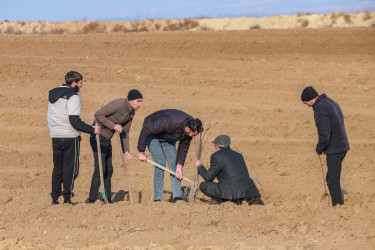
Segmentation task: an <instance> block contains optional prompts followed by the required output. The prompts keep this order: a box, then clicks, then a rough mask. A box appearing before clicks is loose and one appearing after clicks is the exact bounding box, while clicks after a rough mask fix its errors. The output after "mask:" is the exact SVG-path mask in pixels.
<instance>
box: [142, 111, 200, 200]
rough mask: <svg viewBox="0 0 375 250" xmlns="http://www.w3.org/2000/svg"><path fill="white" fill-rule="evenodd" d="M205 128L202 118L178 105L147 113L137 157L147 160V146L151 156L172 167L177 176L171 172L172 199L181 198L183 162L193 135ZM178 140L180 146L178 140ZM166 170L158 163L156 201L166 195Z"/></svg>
mask: <svg viewBox="0 0 375 250" xmlns="http://www.w3.org/2000/svg"><path fill="white" fill-rule="evenodd" d="M202 131H203V126H202V122H201V120H199V119H198V118H195V119H194V118H193V117H192V116H191V115H189V114H186V113H185V112H183V111H181V110H177V109H164V110H159V111H156V112H154V113H152V114H150V115H149V116H147V117H146V118H145V120H144V122H143V127H142V131H141V134H140V135H139V140H138V151H139V152H138V159H139V160H140V161H142V162H147V157H146V154H145V151H146V146H147V147H148V150H149V151H150V154H151V157H152V159H153V160H154V161H155V162H156V163H158V164H160V165H162V166H164V167H165V166H166V162H168V167H169V169H170V170H172V171H175V172H176V176H173V175H170V177H171V186H172V197H173V199H172V202H176V201H178V200H182V194H181V179H182V166H183V165H184V163H185V159H186V155H187V152H188V151H189V147H190V142H191V140H192V139H193V137H194V136H196V135H198V134H199V133H201V132H202ZM177 141H179V144H178V149H176V143H177ZM163 189H164V170H162V169H159V168H157V167H155V171H154V201H161V200H162V199H163Z"/></svg>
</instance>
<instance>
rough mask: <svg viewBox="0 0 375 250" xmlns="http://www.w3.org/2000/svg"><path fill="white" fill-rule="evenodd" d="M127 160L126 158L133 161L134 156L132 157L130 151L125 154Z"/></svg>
mask: <svg viewBox="0 0 375 250" xmlns="http://www.w3.org/2000/svg"><path fill="white" fill-rule="evenodd" d="M125 158H126V159H127V160H131V159H132V158H133V156H132V154H131V153H129V152H128V151H126V152H125Z"/></svg>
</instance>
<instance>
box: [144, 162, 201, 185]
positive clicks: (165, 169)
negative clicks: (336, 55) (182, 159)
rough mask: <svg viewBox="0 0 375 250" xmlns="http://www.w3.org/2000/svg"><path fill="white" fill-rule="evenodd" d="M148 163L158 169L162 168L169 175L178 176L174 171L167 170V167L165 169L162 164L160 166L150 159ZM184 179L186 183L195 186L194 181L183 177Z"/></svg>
mask: <svg viewBox="0 0 375 250" xmlns="http://www.w3.org/2000/svg"><path fill="white" fill-rule="evenodd" d="M147 162H148V163H151V164H152V165H154V166H155V167H158V168H160V169H163V170H164V171H167V172H168V173H170V174H173V175H174V176H176V172H173V171H172V170H170V169H168V168H166V167H163V166H162V165H160V164H158V163H156V162H153V161H151V160H149V159H147ZM182 179H183V180H184V181H187V182H189V183H190V184H191V185H194V181H192V180H189V179H188V178H186V177H185V176H183V177H182Z"/></svg>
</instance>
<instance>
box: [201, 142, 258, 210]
mask: <svg viewBox="0 0 375 250" xmlns="http://www.w3.org/2000/svg"><path fill="white" fill-rule="evenodd" d="M212 143H213V144H214V146H215V150H216V152H215V153H213V154H212V155H211V161H210V168H209V169H208V170H206V168H205V167H204V166H203V164H202V162H201V161H200V160H196V161H195V163H194V165H195V167H196V168H198V173H199V175H200V176H202V178H203V179H204V180H205V181H204V182H201V184H200V185H199V190H201V191H202V193H204V194H205V195H207V196H208V197H210V198H211V199H213V200H215V201H216V202H218V203H219V204H220V203H222V202H225V201H232V202H234V203H236V204H238V205H240V204H242V202H243V201H246V202H247V203H248V204H249V205H264V203H263V201H262V200H261V199H260V193H259V191H258V189H257V187H256V186H255V183H254V182H253V180H252V179H251V178H250V175H249V171H248V170H247V166H246V163H245V160H244V158H243V156H242V154H240V153H238V152H236V151H234V150H232V149H231V148H230V137H229V136H228V135H219V136H217V137H216V138H215V140H213V141H212ZM215 178H217V179H218V183H216V182H214V181H213V180H214V179H215Z"/></svg>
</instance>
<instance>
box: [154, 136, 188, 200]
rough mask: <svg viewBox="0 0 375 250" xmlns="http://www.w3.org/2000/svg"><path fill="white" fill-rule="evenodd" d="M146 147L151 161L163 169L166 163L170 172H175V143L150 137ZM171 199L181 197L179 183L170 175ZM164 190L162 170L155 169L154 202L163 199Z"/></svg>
mask: <svg viewBox="0 0 375 250" xmlns="http://www.w3.org/2000/svg"><path fill="white" fill-rule="evenodd" d="M147 147H148V150H149V151H150V154H151V157H152V160H153V161H154V162H156V163H158V164H160V165H162V166H163V167H165V166H166V161H167V162H168V167H169V169H170V170H172V171H174V172H176V158H177V149H176V142H175V141H166V140H164V139H159V138H156V137H155V136H150V137H149V138H148V140H147ZM170 177H171V186H172V195H173V198H176V197H181V196H182V195H181V181H180V180H178V179H177V178H176V177H175V176H174V175H172V174H170ZM163 190H164V170H162V169H160V168H158V167H155V170H154V200H162V199H163Z"/></svg>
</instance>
